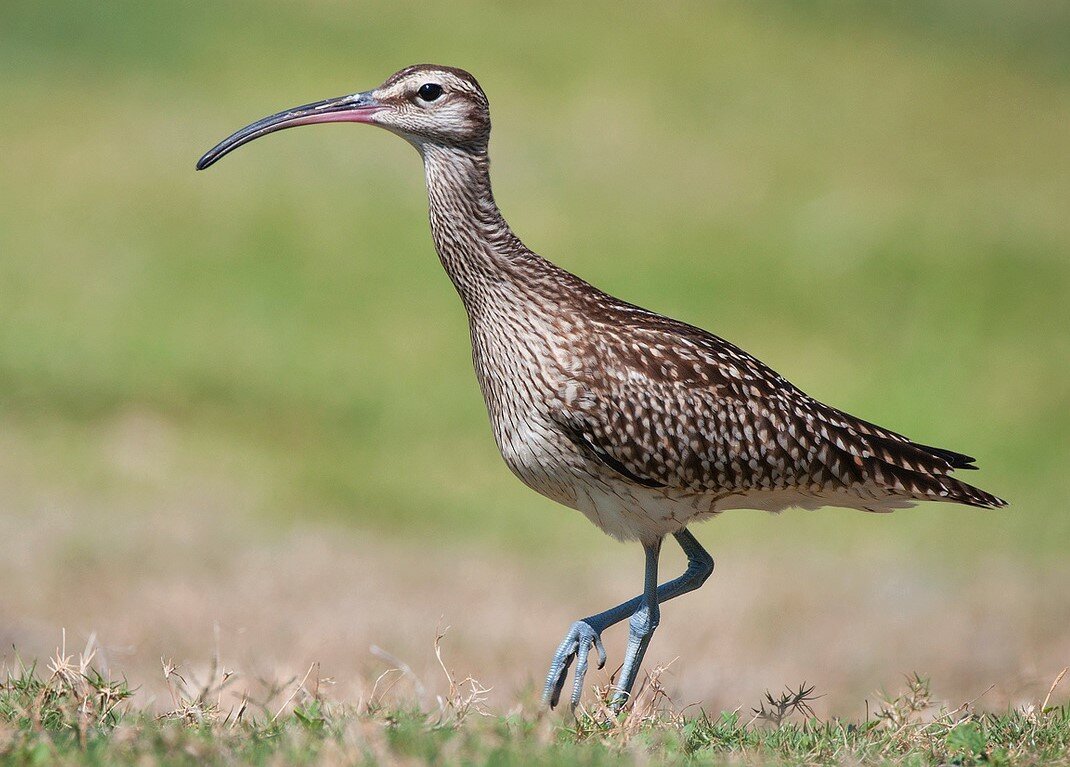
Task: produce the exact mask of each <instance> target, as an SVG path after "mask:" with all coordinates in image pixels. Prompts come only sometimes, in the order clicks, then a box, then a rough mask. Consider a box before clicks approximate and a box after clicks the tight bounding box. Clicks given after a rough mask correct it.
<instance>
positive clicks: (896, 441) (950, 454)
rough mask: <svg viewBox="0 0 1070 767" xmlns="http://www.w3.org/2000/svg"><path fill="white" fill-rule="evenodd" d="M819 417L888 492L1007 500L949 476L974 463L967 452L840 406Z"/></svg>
mask: <svg viewBox="0 0 1070 767" xmlns="http://www.w3.org/2000/svg"><path fill="white" fill-rule="evenodd" d="M819 417H820V418H821V419H822V420H823V421H824V422H825V423H827V424H830V425H832V426H834V427H838V429H837V436H838V437H840V439H839V441H838V445H839V446H840V447H841V449H843V450H844V451H846V452H847V453H849V454H850V455H852V456H854V457H855V459H856V460H857V459H859V458H861V459H862V460H863V462H864V465H865V466H867V467H868V473H869V474H870V475H871V477H872V479H874V480H876V482H877V484H879V485H880V486H882V487H883V488H884V490H885V491H887V492H889V493H892V494H893V495H896V496H900V497H905V498H910V499H913V500H929V501H948V502H951V503H961V504H965V505H966V506H974V507H976V508H981V509H998V508H1002V507H1004V506H1006V505H1007V502H1006V501H1005V500H1003V499H1002V498H999V497H997V496H995V495H992V494H991V493H986V492H985V491H984V490H981V489H980V488H977V487H974V486H973V485H970V484H967V483H966V482H963V481H961V480H959V479H956V478H954V477H952V476H951V472H953V471H955V470H957V469H967V470H971V469H976V468H977V466H975V465H974V462H975V460H976V459H975V458H973V457H972V456H969V455H966V454H965V453H957V452H955V451H954V450H947V449H945V448H941V447H932V446H930V445H923V444H921V443H919V442H914V441H913V440H911V439H910V438H908V437H905V436H903V435H902V434H899V433H897V432H894V431H891V430H889V429H885V428H883V427H881V426H877V425H876V424H872V423H870V422H868V421H863V420H862V419H861V418H857V417H855V416H852V415H849V414H847V413H844V412H843V411H833V410H831V409H830V410H829V411H828V412H823V413H821V414H820V415H819ZM852 432H853V434H852ZM860 465H861V464H860Z"/></svg>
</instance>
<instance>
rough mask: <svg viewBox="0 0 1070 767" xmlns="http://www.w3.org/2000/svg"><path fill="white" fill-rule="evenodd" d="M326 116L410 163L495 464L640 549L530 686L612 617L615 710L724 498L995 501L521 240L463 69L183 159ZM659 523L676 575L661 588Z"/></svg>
mask: <svg viewBox="0 0 1070 767" xmlns="http://www.w3.org/2000/svg"><path fill="white" fill-rule="evenodd" d="M329 122H355V123H367V124H369V125H377V126H379V127H381V128H385V129H387V130H388V131H390V132H392V133H396V134H397V135H399V136H401V137H402V138H404V139H405V140H406V141H408V142H409V143H410V144H412V145H413V146H414V147H415V148H416V149H417V151H418V152H419V153H420V156H421V157H422V158H423V164H424V172H425V176H426V181H427V191H428V198H429V200H430V206H429V207H430V221H431V232H432V235H433V238H434V243H435V249H436V250H437V251H438V256H439V259H440V260H441V261H442V265H443V266H444V267H445V270H446V273H447V274H448V275H449V277H450V279H451V280H452V282H453V285H454V287H455V288H456V289H457V292H458V293H459V294H460V297H461V300H462V302H463V303H464V307H465V310H466V311H467V314H468V322H469V329H470V332H471V339H472V357H473V361H474V365H475V371H476V377H477V378H478V380H479V385H480V388H481V389H482V392H483V398H484V400H485V402H486V406H487V411H488V413H489V415H490V422H491V427H492V430H493V432H494V439H495V441H496V442H497V444H498V448H499V449H500V451H501V454H502V457H503V458H504V459H505V463H506V464H507V465H508V466H509V468H510V469H511V470H512V471H513V473H514V474H516V476H517V477H519V478H520V480H521V481H522V482H524V484H526V485H528V486H529V487H530V488H532V489H533V490H535V491H537V492H539V493H541V494H542V495H544V496H546V497H547V498H550V499H552V500H554V501H557V502H558V503H561V504H564V505H565V506H568V507H570V508H573V509H577V510H579V511H581V512H582V513H583V514H584V515H586V516H587V517H588V518H589V519H590V520H591V521H592V522H594V524H595V525H597V526H598V527H599V528H601V529H602V530H603V531H604V532H606V533H608V534H609V535H611V536H613V537H615V538H618V539H620V540H624V541H638V542H639V543H640V544H642V546H643V549H644V551H645V560H646V566H645V577H644V585H643V591H642V594H640V595H639V596H636V597H635V598H633V599H631V600H629V601H627V602H624V603H622V604H620V605H617V606H616V607H613V608H610V609H609V610H605V611H603V612H600V613H597V614H594V615H591V616H588V617H586V618H583V619H581V620H578V621H576V622H575V623H573V624H572V626H571V628H570V629H569V630H568V633H567V634H566V636H565V639H564V641H562V642H561V645H560V646H559V647H558V648H557V652H556V653H555V654H554V657H553V660H552V662H551V665H550V672H549V674H548V675H547V678H546V685H545V688H544V694H543V697H544V701H545V702H546V703H548V704H549V705H550V706H551V707H553V706H556V705H557V703H558V701H559V699H560V696H561V692H562V689H563V688H564V686H565V682H566V678H567V676H568V671H569V668H570V667H571V665H572V663H573V662H575V664H576V669H575V674H574V677H573V685H572V695H571V702H572V705H573V707H575V706H576V705H577V704H578V702H579V700H580V697H581V694H582V692H583V680H584V676H585V674H586V672H587V668H588V657H589V655H590V653H591V650H592V649H593V650H594V651H595V652H596V653H597V655H598V667H599V668H602V667H603V666H604V665H605V662H606V652H605V649H604V647H603V646H602V638H601V637H602V633H603V632H604V631H605V630H606V629H607V628H609V627H610V626H613V625H614V624H617V623H620V622H621V621H623V620H625V619H627V620H628V623H629V629H628V642H627V649H626V651H625V656H624V660H623V663H622V665H621V668H620V673H619V676H618V677H617V683H616V692H615V693H614V697H613V699H612V705H613V706H614V707H615V708H616V709H619V708H620V707H621V706H623V705H624V704H625V703H626V702H627V700H628V697H629V696H630V694H631V690H632V686H633V684H634V683H635V679H636V676H637V674H638V672H639V667H640V664H641V663H642V660H643V655H644V654H645V652H646V649H647V646H648V644H649V643H650V638H651V636H652V635H653V633H654V630H655V629H656V628H657V626H658V623H659V620H660V609H659V606H660V604H661V603H662V602H665V601H667V600H669V599H673V598H675V597H678V596H680V595H681V594H686V593H688V592H690V591H694V590H695V589H697V588H698V587H699V586H701V585H702V584H703V583H704V582H705V581H706V579H707V578H708V577H709V576H710V574H711V573H712V572H713V558H712V557H711V556H710V555H709V554H708V553H707V552H706V550H705V549H704V548H703V547H702V546H701V545H700V544H699V542H698V541H697V540H696V539H695V537H694V536H693V535H692V534H691V532H690V531H689V530H688V529H687V527H688V525H689V524H691V523H693V522H698V521H700V520H702V519H706V518H710V517H713V516H714V515H716V514H719V513H721V512H723V511H725V510H727V509H738V508H752V509H765V510H768V511H774V512H775V511H781V510H783V509H786V508H789V507H802V508H809V509H813V508H818V507H822V506H840V507H849V508H855V509H861V510H864V511H890V510H892V509H897V508H903V507H906V506H911V505H913V504H914V503H915V502H916V501H949V502H953V503H960V504H965V505H967V506H975V507H980V508H996V507H1000V506H1004V505H1006V502H1005V501H1003V500H1001V499H1000V498H997V497H995V496H994V495H990V494H988V493H986V492H984V491H983V490H979V489H977V488H976V487H973V486H971V485H968V484H966V483H965V482H962V481H960V480H958V479H956V478H954V477H952V476H951V474H952V472H953V471H954V470H956V469H973V468H976V467H975V466H974V465H973V462H974V459H973V458H971V457H969V456H968V455H964V454H962V453H956V452H954V451H952V450H945V449H943V448H936V447H929V446H927V445H922V444H920V443H917V442H914V441H912V440H910V439H908V438H907V437H904V436H902V435H901V434H898V433H896V432H894V431H891V430H889V429H885V428H882V427H880V426H876V425H875V424H872V423H869V422H867V421H863V420H861V419H860V418H856V417H854V416H851V415H848V414H847V413H845V412H843V411H841V410H838V409H836V408H834V407H831V406H829V405H825V404H823V403H821V402H819V401H817V400H815V399H813V398H811V397H810V396H808V395H807V394H805V393H803V392H802V391H801V390H799V389H798V388H796V387H795V386H793V385H792V384H791V383H789V382H788V381H787V380H785V379H784V378H782V377H781V376H780V375H778V374H777V373H775V372H774V371H773V370H771V369H770V368H769V367H767V366H766V365H764V364H763V363H762V362H760V361H759V360H758V359H756V358H755V357H752V356H751V355H750V354H748V353H747V352H745V351H743V350H742V349H740V348H739V347H737V346H735V345H733V344H731V343H729V342H728V341H725V340H724V339H722V338H719V337H718V336H715V335H713V334H711V333H708V332H706V331H705V330H702V329H700V328H697V327H694V326H692V325H688V324H686V323H684V322H680V321H677V320H674V319H671V318H669V317H666V316H663V315H660V314H657V313H655V312H652V311H648V310H647V309H643V308H641V307H639V306H635V305H633V304H630V303H627V302H625V301H622V300H620V299H617V298H614V297H613V296H610V295H608V294H606V293H604V292H602V291H601V290H598V289H597V288H595V287H594V286H592V285H590V284H589V283H587V282H585V281H584V280H582V279H580V278H579V277H577V276H575V275H573V274H571V273H569V272H567V271H565V270H564V269H562V268H560V267H558V266H556V265H554V264H552V263H550V262H549V261H547V260H546V259H544V258H542V257H541V256H539V255H537V254H536V253H535V252H533V251H532V250H530V249H529V248H528V247H527V246H525V245H524V243H522V242H521V241H520V239H519V238H517V236H516V235H515V234H513V232H512V230H511V229H510V228H509V225H508V224H507V223H506V221H505V219H504V218H503V217H502V214H501V212H500V211H499V210H498V206H497V204H496V203H495V201H494V196H493V194H492V193H491V184H490V171H489V160H488V156H487V146H488V142H489V140H490V108H489V103H488V101H487V97H486V95H485V94H484V92H483V89H482V88H481V87H480V85H479V83H478V82H477V81H476V79H475V78H474V77H473V76H472V75H471V74H469V73H468V72H466V71H464V70H461V69H456V68H453V67H446V66H435V65H429V64H423V65H416V66H411V67H407V68H406V69H402V70H401V71H400V72H397V73H396V74H394V75H392V76H391V77H390V78H389V79H387V80H386V82H384V83H383V84H382V85H380V86H379V87H378V88H375V89H374V90H370V91H364V92H361V93H354V94H351V95H347V96H341V97H338V98H332V99H327V100H324V101H317V102H315V103H312V104H306V105H304V106H299V107H295V108H293V109H288V110H286V111H284V112H279V113H278V114H274V115H271V116H270V117H265V118H264V119H262V120H258V121H257V122H254V123H252V124H251V125H249V126H247V127H245V128H242V129H241V130H239V131H238V132H236V133H234V134H233V135H231V136H230V137H229V138H226V139H224V140H223V141H222V142H220V143H219V144H218V145H216V146H215V147H214V148H213V149H211V150H210V151H209V152H208V153H206V154H205V155H204V156H203V157H202V158H201V159H200V161H199V162H198V163H197V168H198V170H203V169H204V168H207V167H208V166H209V165H212V164H213V163H214V162H216V161H217V160H219V158H221V157H222V156H223V155H225V154H227V153H228V152H230V151H232V150H234V149H236V148H237V147H239V146H241V145H243V144H246V143H248V142H250V141H252V140H254V139H256V138H259V137H261V136H265V135H267V134H269V133H273V132H275V131H278V130H282V129H284V128H292V127H295V126H298V125H311V124H314V123H329ZM670 535H671V536H672V537H673V538H675V540H676V542H677V543H678V544H679V545H680V547H681V548H682V549H683V551H684V553H685V554H686V555H687V560H688V564H687V569H686V571H685V572H684V573H683V574H682V575H680V576H679V577H677V578H675V579H673V580H670V581H667V582H666V583H663V584H661V585H659V584H658V558H659V554H660V551H661V544H662V541H663V540H664V539H665V538H666V537H668V536H670Z"/></svg>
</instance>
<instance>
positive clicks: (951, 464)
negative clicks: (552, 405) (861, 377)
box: [556, 307, 1002, 506]
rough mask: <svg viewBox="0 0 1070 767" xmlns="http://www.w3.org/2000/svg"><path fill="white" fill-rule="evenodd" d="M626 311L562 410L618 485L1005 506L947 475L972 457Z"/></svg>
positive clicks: (673, 326) (734, 352)
mask: <svg viewBox="0 0 1070 767" xmlns="http://www.w3.org/2000/svg"><path fill="white" fill-rule="evenodd" d="M628 311H629V316H628V317H627V318H626V321H627V324H628V325H629V327H628V333H626V334H622V333H620V332H619V324H616V323H615V324H616V327H614V328H610V327H608V326H607V327H606V330H607V332H604V333H598V332H595V333H594V334H593V337H592V338H591V339H590V349H589V353H588V354H587V355H586V356H587V358H588V359H590V360H593V361H594V362H595V364H594V365H591V366H590V369H589V370H588V369H586V368H581V369H579V370H577V371H575V373H576V374H575V375H574V377H573V380H571V381H570V383H569V388H568V391H567V392H565V393H564V395H563V396H562V397H561V401H562V406H561V407H560V409H559V411H558V412H557V414H556V420H557V422H558V424H559V425H560V426H561V428H562V430H563V431H564V432H565V433H566V434H567V435H568V436H569V438H570V439H572V441H573V442H574V443H575V444H577V445H578V446H579V447H580V448H581V449H584V450H586V451H587V452H588V453H589V454H590V455H591V456H593V457H594V458H597V459H598V460H600V461H601V462H602V463H603V464H605V465H606V466H607V467H609V468H610V469H612V470H613V471H615V472H616V473H618V474H620V475H621V476H622V477H624V478H626V479H629V480H631V481H633V482H636V483H639V484H642V485H645V486H647V487H663V488H670V489H678V490H684V491H695V492H716V493H726V494H731V493H741V492H747V491H753V490H782V489H783V490H796V491H802V492H806V493H811V494H814V495H818V496H820V495H822V494H823V493H825V492H830V491H833V490H835V491H842V490H844V489H856V490H858V491H860V492H861V494H862V495H863V496H864V497H869V498H872V497H873V494H874V493H877V494H878V495H891V496H897V497H904V498H916V499H924V498H929V499H935V500H956V501H959V502H961V503H968V504H971V505H978V506H994V505H1002V502H1001V501H1000V500H999V499H997V498H995V497H994V496H989V495H987V494H985V493H982V491H979V490H976V489H975V488H972V487H970V486H969V485H965V484H964V483H962V482H959V481H958V480H954V479H952V478H950V477H949V476H948V474H949V473H950V472H951V471H953V470H954V469H957V468H973V467H972V466H971V463H972V461H973V459H972V458H970V457H969V456H966V455H963V454H961V453H955V452H953V451H950V450H944V449H940V448H931V447H928V446H925V445H921V444H918V443H915V442H912V441H911V440H909V439H908V438H906V437H904V436H903V435H901V434H898V433H896V432H893V431H890V430H887V429H883V428H881V427H879V426H876V425H874V424H871V423H868V422H866V421H863V420H861V419H858V418H855V417H853V416H850V415H848V414H846V413H844V412H842V411H840V410H837V409H836V408H833V407H830V406H828V405H824V404H823V403H821V402H818V401H817V400H814V399H813V398H811V397H809V396H808V395H806V394H805V393H804V392H802V391H801V390H800V389H798V388H797V387H795V386H793V385H792V384H791V383H789V382H788V381H787V380H785V379H784V378H782V377H781V376H780V375H778V374H777V373H776V372H774V371H773V370H771V369H770V368H769V367H767V366H766V365H764V364H763V363H762V362H760V361H759V360H757V359H756V358H755V357H753V356H751V355H749V354H747V353H746V352H744V351H743V350H742V349H739V348H738V347H736V346H735V345H733V344H731V343H729V342H728V341H725V340H724V339H721V338H719V337H717V336H714V335H712V334H710V333H707V332H706V331H703V330H701V329H699V328H695V327H693V326H690V325H686V324H684V323H679V322H676V321H675V320H670V319H668V318H665V317H661V316H660V315H655V314H651V313H646V312H642V314H639V312H641V310H632V309H631V308H630V307H629V310H628ZM637 314H638V318H637V316H636V315H637ZM621 321H624V320H621Z"/></svg>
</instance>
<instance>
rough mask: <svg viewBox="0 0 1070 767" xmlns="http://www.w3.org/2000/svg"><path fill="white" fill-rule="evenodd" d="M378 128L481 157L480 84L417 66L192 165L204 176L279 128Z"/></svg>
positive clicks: (268, 126) (483, 116) (247, 132)
mask: <svg viewBox="0 0 1070 767" xmlns="http://www.w3.org/2000/svg"><path fill="white" fill-rule="evenodd" d="M330 122H355V123H367V124H369V125H378V126H379V127H381V128H386V129H387V130H388V131H391V132H392V133H396V134H398V135H399V136H401V137H402V138H404V139H406V140H407V141H409V143H411V144H413V145H415V146H416V147H417V148H421V147H423V146H424V145H427V144H434V145H439V146H446V147H455V148H460V149H467V150H472V151H477V152H478V151H485V150H486V146H487V141H488V139H489V138H490V108H489V105H488V103H487V97H486V95H485V94H484V93H483V89H482V88H480V87H479V83H478V82H477V81H476V79H475V78H474V77H472V75H470V74H469V73H468V72H465V71H464V70H463V69H455V68H453V67H443V66H435V65H433V64H418V65H415V66H411V67H406V68H405V69H402V70H401V71H400V72H397V73H395V74H394V75H391V77H390V78H388V79H387V81H386V82H384V83H383V84H382V85H380V86H379V87H378V88H375V89H374V90H370V91H364V92H362V93H353V94H350V95H348V96H339V97H338V98H333V99H325V100H323V101H317V102H314V103H312V104H305V105H304V106H299V107H294V108H293V109H287V110H286V111H284V112H279V113H278V114H273V115H271V116H270V117H265V118H264V119H262V120H257V121H256V122H254V123H252V124H251V125H247V126H246V127H244V128H242V129H241V130H240V131H238V132H236V133H234V134H233V135H231V136H228V137H227V138H225V139H223V140H222V141H221V142H219V143H218V144H217V145H216V146H215V147H213V148H212V149H211V150H209V151H208V152H207V153H205V155H204V156H203V157H202V158H201V159H200V160H199V161H198V162H197V169H198V170H204V169H205V168H207V167H208V166H209V165H212V164H213V163H214V162H216V161H217V160H218V159H219V158H221V157H222V156H223V155H225V154H227V153H228V152H231V151H232V150H234V149H237V148H238V147H240V146H241V145H242V144H247V143H249V142H250V141H252V140H253V139H257V138H260V137H261V136H266V135H267V134H269V133H274V132H275V131H278V130H283V129H284V128H294V127H297V126H298V125H312V124H315V123H330Z"/></svg>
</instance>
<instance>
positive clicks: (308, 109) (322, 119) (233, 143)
mask: <svg viewBox="0 0 1070 767" xmlns="http://www.w3.org/2000/svg"><path fill="white" fill-rule="evenodd" d="M384 108H385V106H384V105H383V104H380V103H379V102H378V101H376V100H375V97H374V96H372V95H371V91H367V92H365V93H354V94H352V95H350V96H339V97H338V98H335V99H325V100H323V101H317V102H315V103H312V104H305V105H304V106H300V107H294V108H293V109H287V110H286V111H285V112H279V113H278V114H273V115H271V116H270V117H265V118H264V119H262V120H257V121H256V122H255V123H253V124H252V125H247V126H245V127H244V128H242V129H241V130H240V131H238V132H237V133H234V134H233V135H231V136H228V137H227V138H225V139H223V140H222V141H220V142H219V143H218V144H216V145H215V146H214V147H212V148H211V149H209V150H208V151H207V152H206V153H205V154H204V156H203V157H202V158H201V159H200V160H198V161H197V170H204V169H205V168H207V167H208V166H209V165H212V164H213V163H214V162H216V160H218V159H219V158H221V157H222V156H223V155H225V154H227V153H229V152H232V151H234V150H235V149H237V148H238V147H240V146H241V145H242V144H248V143H249V142H250V141H252V140H253V139H258V138H260V137H261V136H266V135H267V134H269V133H274V132H275V131H278V130H284V129H286V128H296V127H297V126H298V125H315V124H316V123H334V122H354V123H366V122H370V119H369V118H370V117H371V116H372V115H373V114H375V113H376V112H378V111H380V110H381V109H384Z"/></svg>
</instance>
